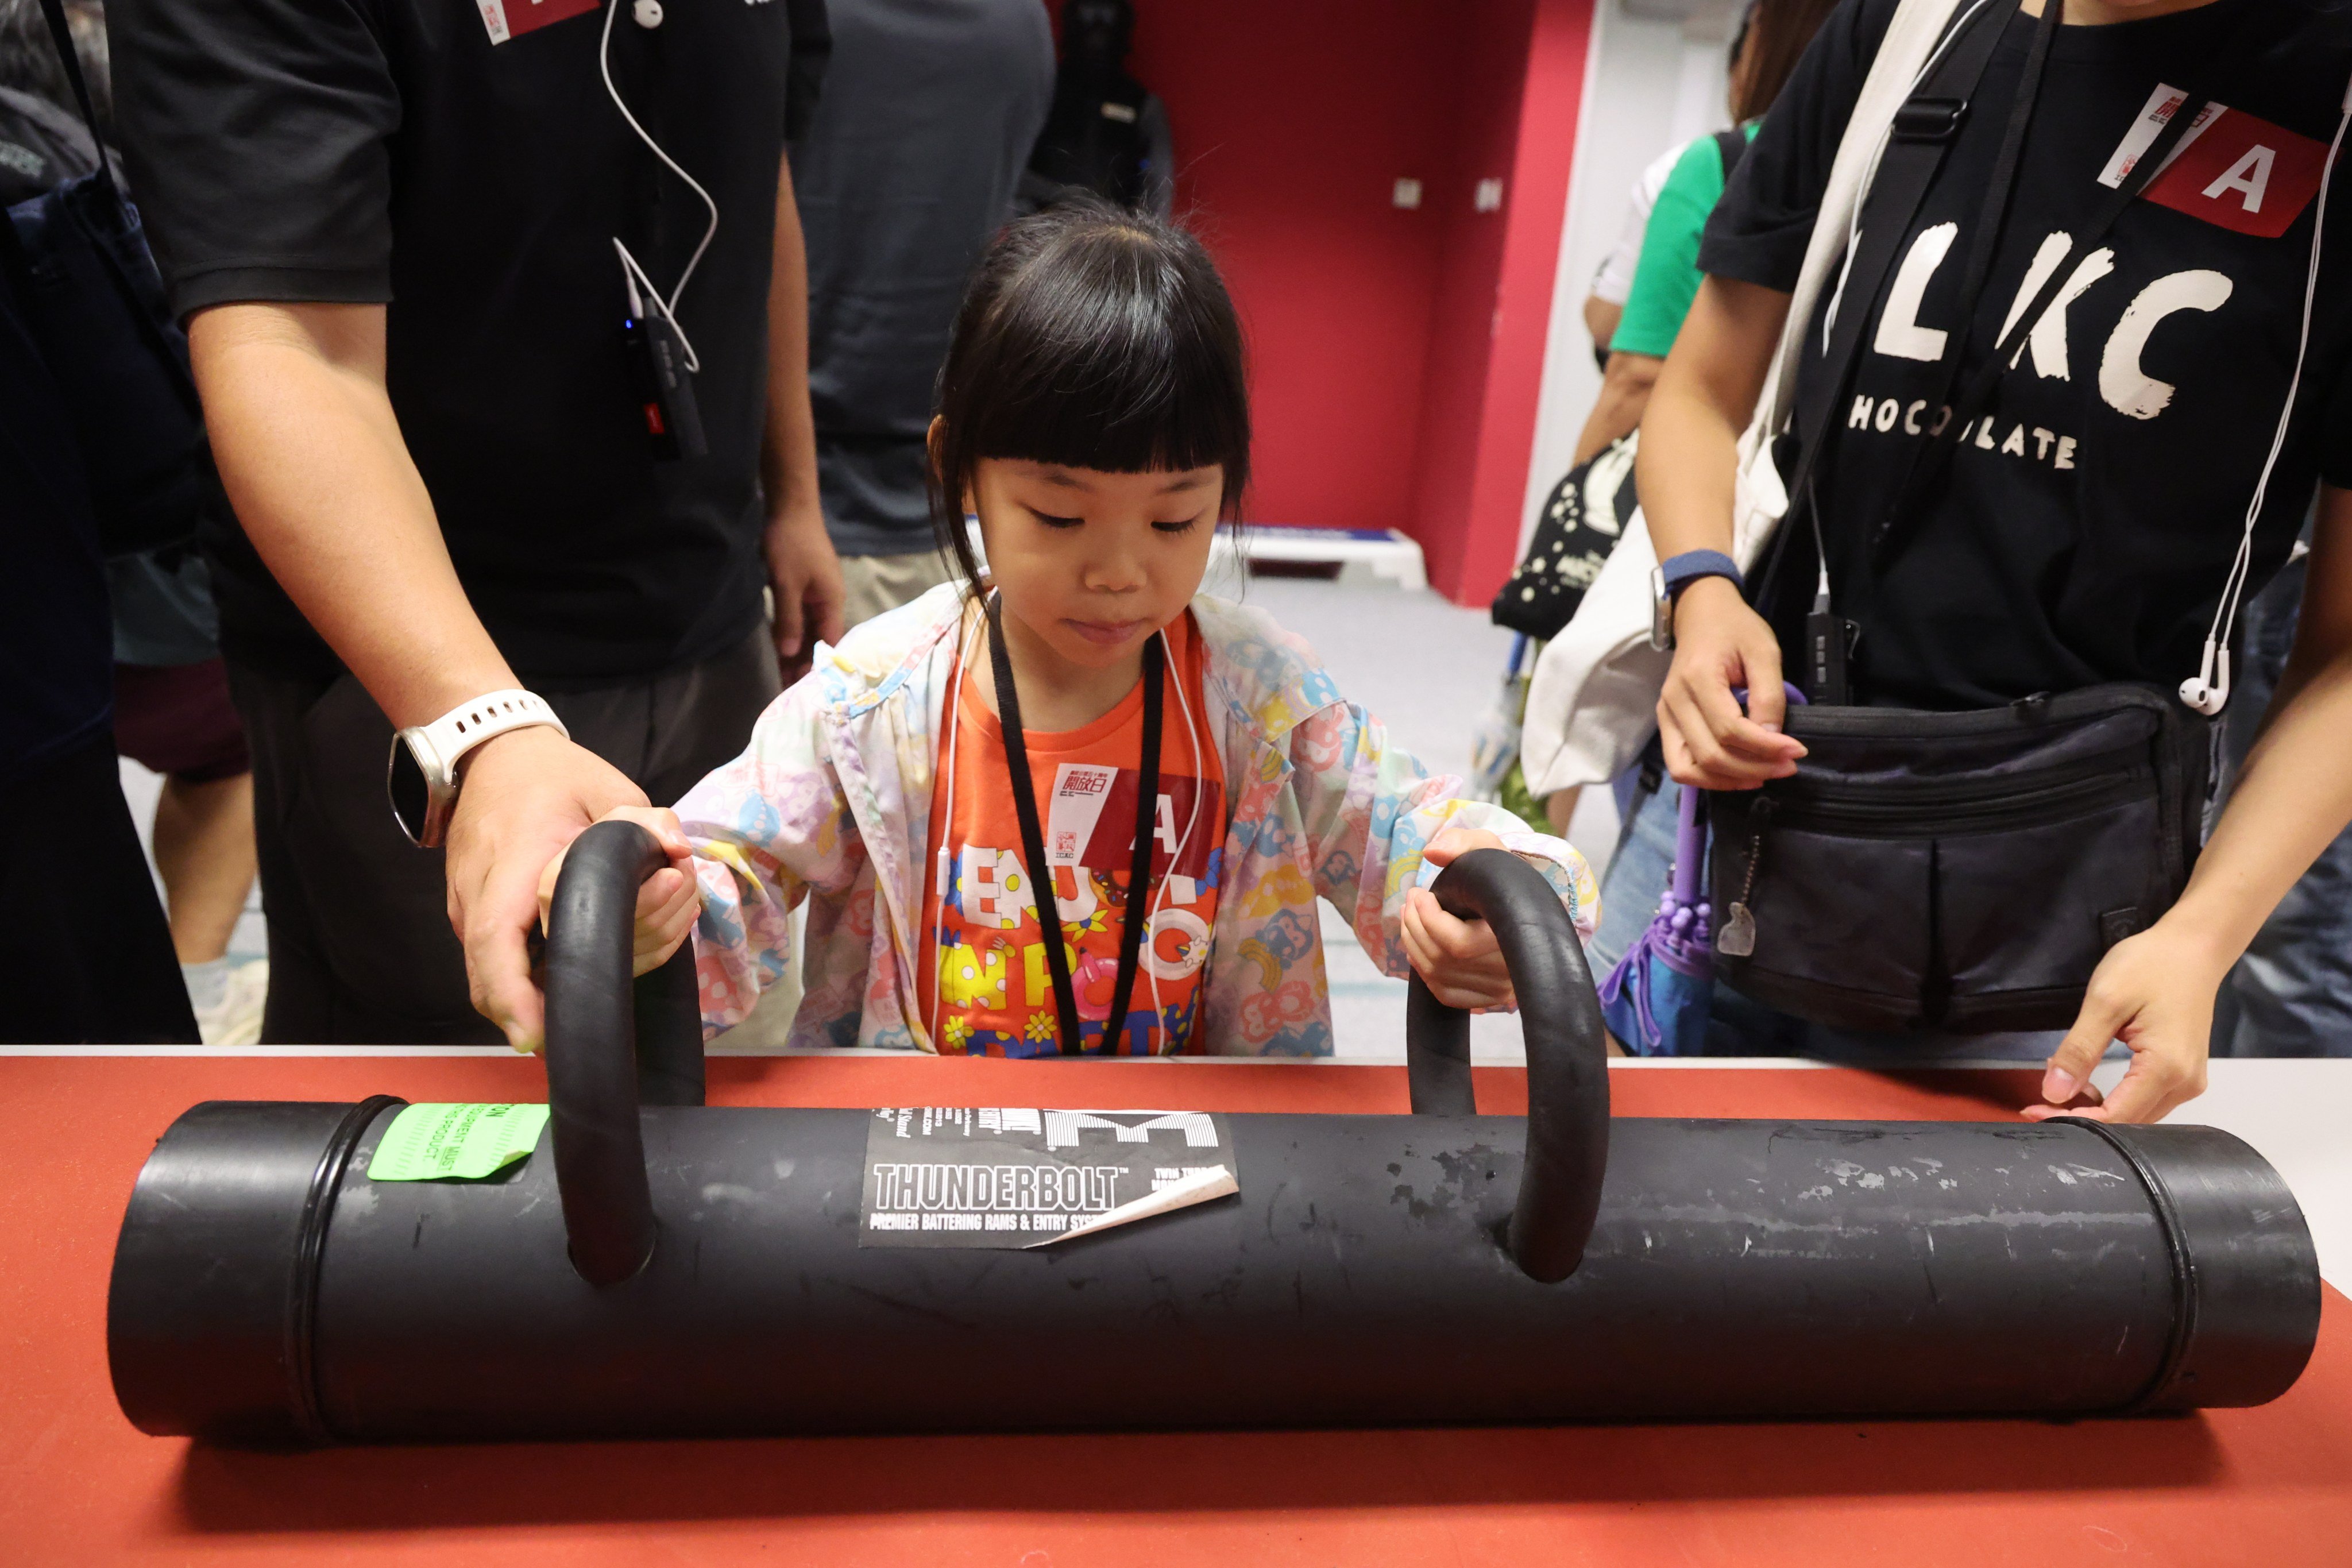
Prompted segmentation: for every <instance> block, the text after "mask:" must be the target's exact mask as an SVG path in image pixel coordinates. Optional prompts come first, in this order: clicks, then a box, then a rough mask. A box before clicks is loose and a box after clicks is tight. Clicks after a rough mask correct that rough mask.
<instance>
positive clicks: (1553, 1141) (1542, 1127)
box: [1405, 849, 1609, 1280]
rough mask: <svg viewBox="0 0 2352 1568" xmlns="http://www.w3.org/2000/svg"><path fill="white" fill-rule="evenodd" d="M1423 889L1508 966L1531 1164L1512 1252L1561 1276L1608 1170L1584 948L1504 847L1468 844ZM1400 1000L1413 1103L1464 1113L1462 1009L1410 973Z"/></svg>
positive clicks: (1600, 1058) (1600, 1032) (1540, 1271)
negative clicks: (1522, 1061)
mask: <svg viewBox="0 0 2352 1568" xmlns="http://www.w3.org/2000/svg"><path fill="white" fill-rule="evenodd" d="M1430 891H1431V892H1433V893H1434V894H1436V895H1437V901H1438V903H1439V904H1440V905H1441V906H1443V907H1444V910H1445V911H1446V912H1447V913H1448V914H1451V915H1454V916H1455V917H1457V918H1459V919H1463V920H1483V921H1486V924H1487V925H1488V926H1489V927H1490V928H1491V929H1492V930H1493V931H1494V933H1495V940H1496V942H1497V943H1498V944H1499V945H1500V946H1501V948H1502V950H1503V961H1504V963H1506V964H1507V965H1508V966H1509V969H1510V972H1511V988H1512V990H1513V992H1514V993H1515V994H1516V996H1517V1002H1518V1008H1519V1020H1520V1032H1521V1035H1522V1037H1524V1038H1525V1040H1526V1042H1527V1052H1528V1123H1527V1128H1528V1131H1527V1160H1526V1164H1525V1166H1524V1168H1523V1169H1522V1171H1521V1173H1520V1176H1519V1197H1518V1202H1517V1205H1515V1206H1514V1207H1513V1209H1512V1211H1511V1219H1510V1226H1509V1231H1508V1236H1509V1241H1510V1248H1511V1256H1512V1258H1515V1259H1516V1260H1517V1263H1518V1265H1519V1267H1520V1268H1524V1269H1526V1270H1527V1272H1528V1278H1529V1279H1543V1280H1553V1279H1567V1278H1568V1277H1569V1276H1570V1274H1572V1273H1574V1272H1575V1271H1576V1265H1577V1260H1578V1259H1579V1258H1581V1257H1582V1256H1583V1254H1584V1243H1585V1238H1586V1237H1589V1236H1591V1234H1592V1223H1593V1217H1594V1215H1597V1214H1598V1213H1599V1212H1600V1207H1601V1177H1602V1175H1603V1174H1604V1173H1605V1172H1606V1171H1607V1170H1608V1167H1609V1054H1608V1036H1607V1034H1606V1032H1605V1029H1604V1026H1603V1025H1602V1022H1601V1003H1600V1000H1599V999H1598V998H1597V997H1596V996H1595V995H1594V994H1593V991H1592V977H1591V974H1590V973H1588V972H1587V971H1586V968H1585V964H1584V949H1583V947H1582V945H1581V944H1580V943H1579V942H1578V941H1577V937H1576V928H1575V926H1574V924H1573V923H1571V922H1570V920H1569V916H1568V911H1567V910H1565V909H1563V908H1562V907H1561V906H1560V901H1559V894H1557V893H1555V892H1553V891H1552V889H1551V884H1549V882H1547V881H1545V880H1544V879H1543V875H1542V873H1540V872H1538V870H1536V869H1535V868H1534V867H1532V866H1529V865H1528V863H1527V862H1526V861H1524V860H1521V859H1520V858H1518V857H1517V856H1516V855H1512V854H1509V853H1507V852H1506V851H1504V850H1500V849H1474V850H1472V851H1471V852H1470V853H1469V854H1467V855H1465V856H1463V857H1462V858H1460V859H1458V860H1455V861H1454V862H1453V863H1452V864H1451V865H1449V866H1447V867H1446V868H1445V869H1444V871H1442V872H1440V873H1439V874H1438V877H1437V879H1436V881H1435V882H1434V883H1433V884H1432V886H1431V888H1430ZM1405 1007H1406V1028H1405V1064H1406V1076H1407V1080H1408V1083H1409V1085H1410V1087H1411V1089H1412V1108H1413V1110H1415V1111H1416V1112H1425V1113H1431V1114H1450V1115H1457V1116H1461V1115H1468V1114H1470V1113H1471V1112H1472V1111H1473V1110H1475V1109H1476V1108H1475V1105H1474V1104H1473V1103H1472V1093H1471V1088H1470V1017H1469V1015H1468V1014H1466V1013H1463V1012H1460V1011H1458V1010H1456V1009H1454V1008H1452V1007H1448V1006H1446V1005H1444V1004H1443V1003H1441V1002H1439V1001H1438V1000H1437V998H1436V997H1435V996H1434V995H1433V994H1431V992H1430V990H1429V987H1428V985H1427V984H1425V983H1424V982H1423V980H1422V978H1421V976H1420V975H1419V974H1417V973H1416V974H1415V975H1413V976H1412V981H1411V983H1410V988H1409V990H1408V992H1407V994H1406V998H1405Z"/></svg>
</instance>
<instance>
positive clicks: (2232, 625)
mask: <svg viewBox="0 0 2352 1568" xmlns="http://www.w3.org/2000/svg"><path fill="white" fill-rule="evenodd" d="M2347 126H2352V80H2348V81H2347V82H2346V83H2345V84H2344V110H2343V118H2342V119H2340V120H2338V121H2336V139H2335V141H2333V142H2329V143H2328V147H2327V162H2326V163H2324V164H2322V165H2321V166H2320V172H2319V201H2318V206H2317V210H2316V211H2315V212H2314V213H2313V214H2312V220H2311V265H2310V268H2308V270H2307V271H2306V272H2305V275H2304V280H2303V332H2302V335H2301V336H2300V337H2298V338H2297V339H2296V340H2295V345H2294V374H2292V375H2290V376H2289V377H2288V378H2287V384H2286V402H2285V405H2284V406H2283V407H2281V408H2280V409H2279V420H2278V428H2277V430H2276V431H2274V432H2273V434H2272V436H2271V449H2270V455H2269V456H2268V457H2266V458H2263V472H2262V477H2261V478H2260V479H2256V480H2255V481H2254V496H2253V500H2252V501H2250V502H2249V503H2248V504H2247V507H2246V526H2245V530H2244V531H2243V532H2242V533H2241V534H2240V535H2239V536H2238V553H2237V557H2236V558H2235V559H2234V560H2233V561H2231V563H2230V575H2229V578H2228V579H2227V580H2226V581H2225V582H2223V584H2221V603H2220V604H2218V605H2214V606H2213V624H2212V625H2211V626H2209V627H2207V628H2206V631H2205V653H2204V657H2203V658H2202V659H2201V660H2200V661H2199V664H2198V667H2197V673H2196V674H2194V675H2192V676H2190V677H2189V679H2186V680H2184V681H2182V682H2181V683H2180V700H2181V701H2182V702H2183V703H2185V704H2187V705H2188V706H2189V708H2191V709H2194V710H2196V711H2198V712H2200V713H2202V714H2204V715H2205V716H2206V717H2207V718H2209V719H2210V718H2213V717H2214V716H2216V715H2217V714H2219V713H2220V712H2221V710H2222V709H2224V708H2226V707H2228V706H2229V704H2230V638H2231V636H2232V634H2234V633H2235V632H2236V631H2237V629H2238V610H2239V608H2240V606H2241V605H2243V604H2244V602H2245V597H2246V582H2247V579H2248V578H2249V577H2250V576H2251V575H2252V571H2253V559H2254V525H2255V524H2256V523H2257V522H2259V521H2261V520H2262V515H2263V495H2264V494H2265V492H2267V491H2268V490H2269V489H2270V484H2271V470H2272V469H2273V468H2276V467H2277V466H2278V460H2279V453H2280V451H2281V450H2283V449H2284V447H2285V446H2286V432H2287V426H2288V425H2289V424H2290V423H2292V422H2293V420H2294V400H2295V395H2296V394H2297V393H2298V392H2299V391H2300V390H2301V389H2302V386H2303V360H2304V355H2305V353H2306V352H2307V351H2308V350H2309V348H2310V347H2311V313H2312V305H2313V302H2314V300H2316V299H2317V297H2318V293H2319V256H2320V245H2321V242H2322V241H2323V240H2324V239H2325V238H2326V234H2327V187H2328V184H2330V182H2332V181H2333V180H2334V179H2335V177H2336V156H2337V154H2339V153H2342V152H2343V150H2344V132H2345V129H2346V127H2347Z"/></svg>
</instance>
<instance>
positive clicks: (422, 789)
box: [384, 735, 433, 845]
mask: <svg viewBox="0 0 2352 1568" xmlns="http://www.w3.org/2000/svg"><path fill="white" fill-rule="evenodd" d="M384 788H385V789H386V790H387V791H389V792H390V793H391V795H392V815H393V816H395V817H398V818H399V819H400V827H401V831H402V832H404V833H405V834H407V835H408V837H409V841H410V842H411V843H413V844H418V845H422V844H424V842H425V818H426V815H427V813H428V812H429V810H430V808H431V806H432V800H433V792H432V791H431V790H430V789H429V788H428V787H426V785H425V770H424V769H423V768H420V767H418V766H417V765H416V757H415V753H414V752H410V751H409V749H408V742H405V741H404V740H402V739H401V738H400V737H399V736H397V735H394V737H393V738H392V763H391V766H390V767H389V768H387V769H386V770H385V773H384Z"/></svg>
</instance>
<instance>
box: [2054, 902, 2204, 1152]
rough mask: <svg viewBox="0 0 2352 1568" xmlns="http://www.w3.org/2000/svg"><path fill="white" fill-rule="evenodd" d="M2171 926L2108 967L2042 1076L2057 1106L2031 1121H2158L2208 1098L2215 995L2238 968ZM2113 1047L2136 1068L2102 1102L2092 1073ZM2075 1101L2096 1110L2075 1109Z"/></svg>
mask: <svg viewBox="0 0 2352 1568" xmlns="http://www.w3.org/2000/svg"><path fill="white" fill-rule="evenodd" d="M2170 924H2171V922H2169V921H2158V922H2157V923H2156V924H2155V925H2154V926H2152V927H2150V928H2149V929H2148V930H2147V931H2142V932H2140V933H2139V935H2137V936H2135V937H2131V938H2128V939H2126V941H2123V942H2117V943H2116V945H2115V946H2114V947H2113V948H2111V949H2109V950H2108V952H2107V956H2106V957H2105V958H2104V959H2102V960H2100V962H2099V967H2098V968H2097V969H2096V970H2095V971H2094V972H2093V973H2092V975H2091V988H2090V992H2089V994H2087V995H2085V996H2084V998H2083V1011H2082V1014H2081V1016H2078V1017H2077V1018H2076V1019H2075V1020H2074V1028H2072V1029H2070V1030H2069V1031H2067V1034H2066V1037H2065V1039H2064V1040H2063V1041H2061V1042H2060V1044H2059V1047H2058V1049H2057V1050H2056V1051H2055V1052H2054V1053H2053V1055H2052V1056H2051V1058H2050V1066H2049V1070H2048V1071H2047V1072H2046V1073H2045V1074H2044V1075H2043V1077H2042V1099H2044V1100H2048V1101H2049V1102H2050V1103H2049V1104H2047V1105H2031V1106H2028V1107H2026V1110H2025V1114H2026V1116H2027V1117H2028V1119H2030V1120H2032V1121H2046V1120H2048V1119H2049V1118H2051V1117H2053V1116H2084V1117H2089V1118H2091V1119H2092V1120H2094V1121H2157V1120H2158V1119H2160V1118H2161V1117H2163V1116H2164V1115H2165V1114H2166V1113H2167V1112H2168V1111H2170V1110H2172V1109H2173V1108H2174V1107H2175V1106H2178V1105H2180V1104H2182V1103H2184V1102H2186V1101H2188V1100H2194V1099H2196V1098H2197V1097H2198V1096H2199V1095H2200V1094H2202V1093H2204V1092H2205V1055H2206V1050H2207V1048H2208V1047H2209V1045H2210V1041H2211V1036H2212V1031H2213V994H2214V993H2215V992H2216V991H2218V990H2219V989H2220V988H2221V981H2222V978H2223V977H2224V976H2225V975H2226V974H2228V973H2229V969H2230V966H2229V964H2228V963H2218V962H2217V960H2216V955H2215V953H2214V952H2213V949H2212V946H2211V944H2210V943H2208V942H2201V941H2198V940H2194V939H2192V938H2189V937H2188V936H2184V935H2182V934H2180V933H2179V931H2178V930H2168V929H2167V927H2168V925H2170ZM2110 1040H2121V1041H2123V1043H2124V1044H2126V1046H2129V1047H2131V1050H2132V1060H2131V1067H2130V1068H2128V1069H2127V1070H2126V1072H2125V1073H2124V1076H2123V1081H2122V1082H2120V1083H2118V1084H2116V1087H2115V1088H2114V1089H2112V1090H2110V1091H2109V1092H2108V1093H2107V1094H2106V1096H2105V1100H2104V1101H2102V1099H2101V1097H2100V1095H2099V1091H2098V1090H2097V1089H2093V1088H2092V1087H2091V1069H2092V1068H2095V1067H2096V1066H2098V1064H2099V1058H2101V1057H2103V1056H2105V1054H2106V1049H2107V1042H2108V1041H2110ZM2077 1096H2082V1097H2085V1098H2086V1099H2087V1100H2088V1103H2087V1104H2079V1105H2070V1104H2068V1103H2067V1102H2068V1101H2070V1100H2074V1099H2075V1098H2076V1097H2077Z"/></svg>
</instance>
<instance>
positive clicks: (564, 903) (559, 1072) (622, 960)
mask: <svg viewBox="0 0 2352 1568" xmlns="http://www.w3.org/2000/svg"><path fill="white" fill-rule="evenodd" d="M667 864H668V857H667V856H666V855H665V854H663V852H662V847H661V846H660V845H659V844H658V843H657V842H656V841H655V839H654V836H653V835H652V834H650V833H647V832H646V830H645V829H644V828H642V827H639V826H636V824H635V823H632V822H600V823H598V824H596V826H593V827H591V828H589V829H588V830H587V831H586V832H585V833H583V834H582V835H581V836H580V837H577V838H575V839H573V840H572V847H571V848H570V849H568V850H566V851H565V853H564V857H563V870H562V874H561V875H560V876H558V877H557V878H556V881H555V897H554V899H553V900H551V905H550V907H549V910H548V918H547V955H546V974H547V1102H548V1109H549V1120H550V1121H551V1124H552V1126H553V1128H554V1132H555V1168H556V1171H557V1172H558V1173H559V1174H560V1176H561V1177H562V1182H561V1187H562V1209H563V1223H564V1226H565V1227H566V1229H567V1230H568V1231H569V1233H570V1236H571V1248H572V1263H573V1265H574V1266H575V1267H577V1268H578V1269H579V1270H580V1277H581V1278H582V1279H585V1280H587V1281H589V1282H590V1283H591V1284H594V1285H613V1284H617V1283H618V1282H619V1281H621V1280H623V1279H627V1278H629V1276H631V1275H633V1274H635V1272H636V1271H637V1270H638V1269H640V1268H644V1267H645V1263H646V1258H648V1257H650V1256H651V1255H652V1253H653V1249H654V1209H653V1200H652V1197H651V1195H650V1194H649V1193H648V1191H647V1188H646V1152H645V1139H644V1135H643V1133H642V1132H641V1131H639V1128H638V1125H637V1104H638V1095H639V1084H638V1076H639V1071H640V1068H639V1064H638V1061H637V1039H636V1012H637V1000H636V997H635V994H633V993H632V989H631V981H630V973H629V972H630V968H631V960H632V955H633V952H634V946H635V943H634V935H635V915H636V889H637V885H638V884H639V883H641V882H643V881H644V880H645V879H646V878H647V877H649V876H651V875H652V874H653V873H654V872H656V871H657V870H659V869H660V868H662V867H663V866H665V865H667ZM679 951H680V953H681V954H683V953H685V952H686V950H685V949H680V950H679ZM685 961H686V962H687V963H689V964H690V963H692V962H693V960H692V959H691V958H690V957H688V958H687V959H686V960H685ZM673 962H675V961H673ZM665 978H666V979H667V977H665ZM666 1065H668V1064H666ZM656 1076H657V1077H667V1076H668V1075H665V1074H659V1073H658V1072H657V1075H656Z"/></svg>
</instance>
